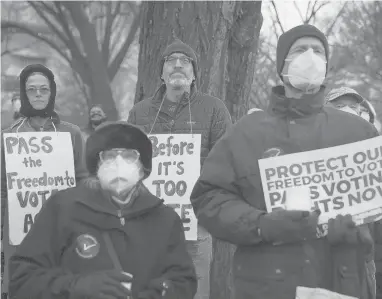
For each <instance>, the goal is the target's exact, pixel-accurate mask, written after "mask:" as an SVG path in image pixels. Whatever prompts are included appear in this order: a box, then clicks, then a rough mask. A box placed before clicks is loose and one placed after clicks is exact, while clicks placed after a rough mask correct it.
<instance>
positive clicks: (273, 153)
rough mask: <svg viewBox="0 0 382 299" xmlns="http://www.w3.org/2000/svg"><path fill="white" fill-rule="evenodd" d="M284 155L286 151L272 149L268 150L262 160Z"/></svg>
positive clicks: (276, 148)
mask: <svg viewBox="0 0 382 299" xmlns="http://www.w3.org/2000/svg"><path fill="white" fill-rule="evenodd" d="M283 154H284V151H283V150H282V149H281V148H278V147H272V148H270V149H267V150H266V151H265V152H264V153H263V156H262V158H263V159H266V158H272V157H278V156H282V155H283Z"/></svg>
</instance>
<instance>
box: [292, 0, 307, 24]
mask: <svg viewBox="0 0 382 299" xmlns="http://www.w3.org/2000/svg"><path fill="white" fill-rule="evenodd" d="M293 5H294V7H295V8H296V10H297V12H298V14H299V16H300V18H301V22H303V23H304V22H305V20H304V17H303V15H302V12H301V10H300V8H299V7H298V5H297V3H296V1H293Z"/></svg>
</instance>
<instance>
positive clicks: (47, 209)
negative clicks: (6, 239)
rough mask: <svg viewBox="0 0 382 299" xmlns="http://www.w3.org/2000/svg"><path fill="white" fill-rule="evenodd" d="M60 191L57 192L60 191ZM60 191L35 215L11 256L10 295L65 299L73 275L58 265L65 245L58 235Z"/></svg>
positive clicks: (18, 297)
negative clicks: (65, 291) (33, 220)
mask: <svg viewBox="0 0 382 299" xmlns="http://www.w3.org/2000/svg"><path fill="white" fill-rule="evenodd" d="M59 193H60V192H59ZM59 193H57V194H55V195H54V196H53V197H51V198H50V199H49V200H48V201H47V202H46V203H45V204H44V205H43V207H42V209H41V211H40V212H39V214H38V215H37V217H36V218H35V222H34V224H33V225H32V228H31V230H30V231H29V233H28V234H27V235H26V237H25V238H24V240H23V241H22V242H21V244H20V245H19V246H18V247H17V250H16V253H15V254H14V255H13V256H12V257H11V259H10V270H11V272H10V273H12V276H11V277H10V282H9V294H10V298H17V299H67V295H66V294H64V293H63V292H62V291H61V290H65V289H69V288H68V287H67V285H69V283H70V281H71V279H72V277H73V276H72V275H71V274H70V273H67V272H65V271H64V270H63V269H62V268H60V267H59V259H60V253H61V249H62V247H63V246H61V244H64V242H63V241H62V238H61V237H60V231H61V230H60V228H59V227H58V225H57V223H58V221H59V218H60V217H59V213H60V211H59V207H58V205H57V202H58V201H57V200H56V199H58V198H55V197H56V196H57V195H58V194H59Z"/></svg>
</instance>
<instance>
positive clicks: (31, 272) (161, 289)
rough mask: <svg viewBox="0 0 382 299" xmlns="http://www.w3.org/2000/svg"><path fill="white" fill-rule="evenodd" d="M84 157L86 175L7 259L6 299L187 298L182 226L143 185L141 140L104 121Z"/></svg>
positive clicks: (147, 146) (139, 134)
mask: <svg viewBox="0 0 382 299" xmlns="http://www.w3.org/2000/svg"><path fill="white" fill-rule="evenodd" d="M85 157H86V166H87V170H88V172H89V175H90V176H89V177H88V178H87V179H86V180H84V181H83V182H81V184H78V185H77V186H75V187H73V188H68V189H66V190H61V191H58V192H57V193H55V194H54V195H52V196H51V198H49V200H48V201H47V202H46V203H44V206H43V208H42V209H41V211H40V212H39V216H38V217H36V220H35V221H34V223H33V227H32V229H31V230H30V231H29V233H28V236H27V237H26V238H24V240H23V242H22V244H21V245H20V246H19V247H18V249H17V251H16V253H15V254H14V255H13V256H12V257H11V262H10V268H11V269H14V275H12V276H11V279H10V288H9V295H10V296H9V298H18V299H51V298H91V299H154V298H155V299H174V298H182V299H193V298H194V296H195V293H196V290H197V276H196V273H195V267H194V264H193V262H192V259H191V257H190V255H189V254H188V252H187V248H186V243H185V237H184V228H183V225H182V220H181V218H180V217H179V215H178V214H177V213H176V212H175V210H174V209H173V208H172V207H169V206H166V205H165V204H164V202H163V200H162V199H160V198H158V197H156V196H155V195H153V194H152V193H151V192H150V191H149V190H148V189H147V188H146V187H145V186H144V184H143V181H144V180H145V179H146V178H147V177H149V176H150V174H151V171H152V166H153V165H152V164H153V163H152V159H153V148H152V143H151V141H150V139H149V137H148V136H147V135H146V134H145V133H144V132H143V131H141V130H140V129H139V128H138V127H136V126H133V125H130V124H128V123H126V122H123V121H117V122H108V121H107V122H104V123H103V124H101V125H99V126H97V128H96V129H95V131H94V132H93V133H91V134H90V136H89V138H88V139H87V140H86V150H85ZM36 240H37V241H38V245H36V244H37V243H36V242H37V241H36ZM51 244H55V245H54V246H52V245H51ZM57 256H60V258H59V259H56V258H55V257H57ZM158 261H160V262H159V263H158Z"/></svg>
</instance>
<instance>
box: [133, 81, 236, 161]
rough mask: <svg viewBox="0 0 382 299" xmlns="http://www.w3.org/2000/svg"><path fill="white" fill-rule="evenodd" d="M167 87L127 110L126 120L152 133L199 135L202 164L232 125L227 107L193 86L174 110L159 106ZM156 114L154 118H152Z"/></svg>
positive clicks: (163, 86)
mask: <svg viewBox="0 0 382 299" xmlns="http://www.w3.org/2000/svg"><path fill="white" fill-rule="evenodd" d="M165 90H166V86H165V85H162V87H161V88H160V89H159V90H158V92H157V93H156V94H155V95H154V96H153V97H152V98H149V99H146V100H143V101H141V102H139V103H137V104H136V105H135V106H134V107H133V108H132V109H131V111H130V114H129V119H128V122H129V123H131V124H134V125H138V126H140V127H142V129H143V130H144V131H145V132H146V133H147V134H149V133H152V134H191V133H196V134H201V135H202V141H201V161H200V162H201V164H203V161H204V159H205V158H206V157H207V155H208V153H209V152H210V150H211V149H212V147H213V146H214V145H215V143H216V141H217V140H219V138H220V137H221V136H223V134H224V132H225V131H226V129H227V128H228V127H230V126H231V125H232V120H231V116H230V114H229V112H228V109H227V107H226V106H225V104H224V103H223V101H221V100H220V99H218V98H215V97H212V96H209V95H206V94H203V93H201V92H198V91H197V90H196V89H195V88H192V90H191V94H190V95H188V94H185V95H184V97H183V98H182V100H181V101H180V102H179V103H178V106H177V108H176V109H175V111H174V113H171V112H170V111H168V110H166V109H165V107H163V106H162V109H161V111H160V112H159V114H158V110H159V108H160V106H161V103H162V100H163V97H164V94H165ZM157 114H158V117H157V119H155V117H156V115H157Z"/></svg>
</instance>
